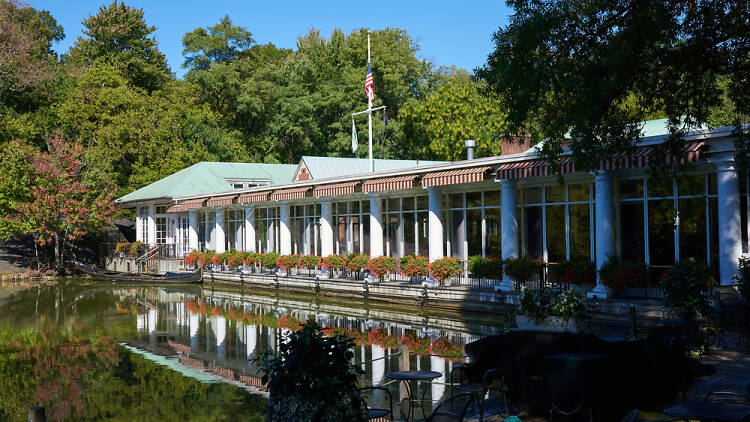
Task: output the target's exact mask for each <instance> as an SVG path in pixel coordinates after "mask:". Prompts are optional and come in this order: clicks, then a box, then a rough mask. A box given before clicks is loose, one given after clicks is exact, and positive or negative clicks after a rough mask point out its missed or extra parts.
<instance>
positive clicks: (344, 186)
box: [313, 181, 360, 197]
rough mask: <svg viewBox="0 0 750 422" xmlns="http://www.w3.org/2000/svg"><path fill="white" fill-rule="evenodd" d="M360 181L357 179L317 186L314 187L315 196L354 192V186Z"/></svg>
mask: <svg viewBox="0 0 750 422" xmlns="http://www.w3.org/2000/svg"><path fill="white" fill-rule="evenodd" d="M359 183H360V182H359V181H356V182H343V183H332V184H330V185H321V186H316V187H315V189H313V196H316V197H321V196H337V195H347V194H351V193H354V187H355V186H357V185H358V184H359Z"/></svg>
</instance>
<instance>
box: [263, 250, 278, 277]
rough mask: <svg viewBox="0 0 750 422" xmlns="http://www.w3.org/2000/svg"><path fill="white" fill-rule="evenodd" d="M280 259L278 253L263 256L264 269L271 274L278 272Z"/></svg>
mask: <svg viewBox="0 0 750 422" xmlns="http://www.w3.org/2000/svg"><path fill="white" fill-rule="evenodd" d="M278 258H279V254H278V253H277V252H268V253H267V254H265V255H263V259H262V264H263V268H265V269H266V270H268V271H269V272H270V273H271V274H273V273H274V272H276V262H277V261H276V260H277V259H278Z"/></svg>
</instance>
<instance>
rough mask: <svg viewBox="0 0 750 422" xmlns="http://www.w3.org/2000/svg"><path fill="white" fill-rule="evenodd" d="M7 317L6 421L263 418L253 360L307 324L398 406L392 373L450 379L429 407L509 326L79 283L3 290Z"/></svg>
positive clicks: (493, 320) (2, 366)
mask: <svg viewBox="0 0 750 422" xmlns="http://www.w3.org/2000/svg"><path fill="white" fill-rule="evenodd" d="M0 310H1V312H0V420H24V419H25V418H26V416H27V414H28V409H29V408H30V407H33V406H44V407H45V408H46V411H47V416H48V419H49V420H70V419H74V420H101V419H110V420H200V421H214V420H216V421H221V420H232V421H235V420H247V421H261V420H265V409H266V406H267V395H266V394H265V393H263V392H262V391H261V390H260V389H258V388H256V387H257V386H259V385H260V377H261V375H262V374H261V373H260V371H259V369H258V368H257V366H256V365H255V363H254V362H253V359H254V358H257V357H259V356H260V355H261V354H262V353H264V352H267V351H273V350H274V349H275V348H276V346H277V345H278V344H279V342H281V341H283V339H284V336H285V335H286V334H287V333H289V332H290V330H293V329H294V328H295V327H296V326H297V323H298V322H300V321H305V320H307V319H315V320H316V321H318V322H319V323H320V324H321V325H323V326H325V327H328V329H329V330H330V331H331V332H332V333H346V334H347V335H349V336H351V337H353V338H354V340H355V343H356V346H355V348H354V355H355V357H354V359H353V362H352V363H353V364H355V365H357V366H358V367H360V368H362V369H363V371H364V373H363V374H362V375H360V380H361V385H371V384H375V385H381V384H386V385H387V387H388V388H389V390H390V391H391V393H392V394H393V399H394V402H398V401H399V398H400V397H403V396H404V394H405V390H404V388H403V386H400V385H399V384H398V383H388V379H387V377H386V376H385V374H386V373H387V372H391V371H397V370H400V369H422V370H435V371H438V372H440V373H442V374H444V375H443V376H442V377H440V378H438V379H436V380H435V381H434V382H433V383H420V384H417V385H416V388H415V395H418V396H420V397H422V396H423V395H424V397H425V399H426V400H427V401H426V402H425V403H426V404H425V406H426V407H427V408H429V407H430V403H434V402H435V401H437V400H439V399H440V398H442V397H446V396H447V395H450V391H449V390H450V389H449V387H448V385H447V384H448V380H447V374H448V373H450V370H451V368H452V367H453V365H454V364H455V363H456V362H459V361H462V360H464V357H463V346H464V345H465V344H466V343H467V342H470V341H473V340H476V339H478V338H480V337H482V336H485V335H490V334H497V333H500V332H502V331H503V329H504V328H505V326H506V320H505V319H504V318H502V317H492V316H487V315H486V314H485V315H482V314H465V315H459V314H451V313H444V314H436V313H434V312H433V313H432V314H430V313H427V312H425V310H423V309H420V308H408V307H407V308H392V307H379V306H376V305H373V304H372V303H369V304H368V303H358V302H356V301H355V302H352V301H341V302H334V301H320V300H318V299H316V298H314V297H312V296H305V297H300V296H296V297H295V296H293V295H289V296H285V295H276V296H274V295H269V294H268V293H262V292H254V291H251V290H248V289H245V290H238V289H234V290H233V289H214V288H210V287H201V286H184V287H173V286H169V287H158V286H154V287H120V286H115V285H112V284H86V283H83V282H79V281H78V282H77V281H74V282H70V283H67V284H66V285H64V286H56V287H42V288H39V289H37V288H31V289H25V290H18V291H14V292H10V291H8V290H5V291H0ZM407 350H408V353H407ZM361 362H365V363H364V364H360V363H361ZM379 393H382V392H379ZM385 399H386V398H385V397H384V396H383V395H382V394H376V395H375V396H374V397H373V396H368V397H367V400H368V402H370V403H372V404H376V405H378V404H379V405H382V404H384V403H385Z"/></svg>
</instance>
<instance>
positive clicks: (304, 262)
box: [298, 255, 320, 270]
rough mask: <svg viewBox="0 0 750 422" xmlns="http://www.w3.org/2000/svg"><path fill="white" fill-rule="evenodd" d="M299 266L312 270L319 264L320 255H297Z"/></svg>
mask: <svg viewBox="0 0 750 422" xmlns="http://www.w3.org/2000/svg"><path fill="white" fill-rule="evenodd" d="M298 265H299V266H300V267H301V268H305V269H308V270H314V269H315V268H316V267H317V266H318V265H320V257H319V256H317V255H303V256H301V257H299V264H298Z"/></svg>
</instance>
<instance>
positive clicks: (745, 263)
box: [732, 257, 750, 300]
mask: <svg viewBox="0 0 750 422" xmlns="http://www.w3.org/2000/svg"><path fill="white" fill-rule="evenodd" d="M732 280H734V282H735V283H736V285H737V290H739V292H740V295H742V297H743V298H745V300H750V258H745V257H740V259H739V262H738V266H737V274H735V276H734V277H732Z"/></svg>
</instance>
